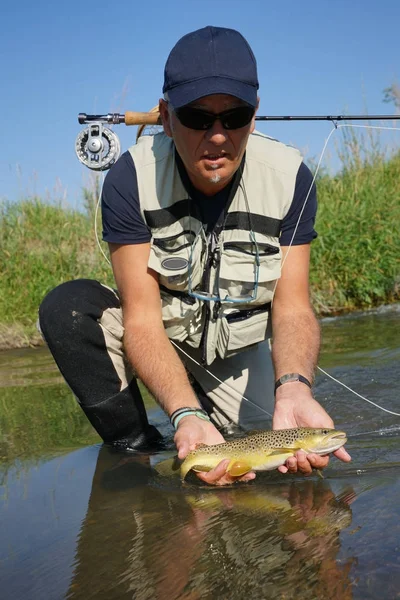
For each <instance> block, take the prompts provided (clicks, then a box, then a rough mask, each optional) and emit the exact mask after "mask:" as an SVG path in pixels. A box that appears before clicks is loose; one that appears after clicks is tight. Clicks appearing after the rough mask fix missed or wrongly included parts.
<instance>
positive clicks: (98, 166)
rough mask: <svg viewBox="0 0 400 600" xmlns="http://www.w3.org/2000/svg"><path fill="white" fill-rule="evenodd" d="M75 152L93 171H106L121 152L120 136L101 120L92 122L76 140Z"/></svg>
mask: <svg viewBox="0 0 400 600" xmlns="http://www.w3.org/2000/svg"><path fill="white" fill-rule="evenodd" d="M75 152H76V155H77V157H78V159H79V160H80V162H81V163H82V164H84V165H85V167H88V168H89V169H92V170H93V171H106V170H107V169H109V168H110V167H111V166H112V165H113V164H114V163H115V161H116V160H117V159H118V158H119V156H120V154H121V145H120V142H119V139H118V136H117V135H116V134H115V133H114V131H112V130H111V129H109V128H108V127H104V125H103V124H102V123H101V122H100V121H97V122H94V123H90V125H89V126H88V127H86V129H82V131H80V133H79V134H78V136H77V138H76V140H75Z"/></svg>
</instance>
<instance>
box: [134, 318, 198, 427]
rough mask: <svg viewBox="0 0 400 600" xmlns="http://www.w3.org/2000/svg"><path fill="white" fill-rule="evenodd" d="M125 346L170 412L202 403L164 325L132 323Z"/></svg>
mask: <svg viewBox="0 0 400 600" xmlns="http://www.w3.org/2000/svg"><path fill="white" fill-rule="evenodd" d="M124 346H125V351H126V354H127V357H128V360H129V361H130V363H131V365H132V367H133V368H134V370H135V373H136V374H137V375H138V377H139V378H140V379H141V381H143V383H144V384H145V386H146V387H147V388H148V389H149V390H150V392H151V393H152V394H153V395H154V397H155V399H156V400H157V402H158V403H159V404H160V406H161V407H162V408H163V409H164V410H165V412H166V413H167V414H169V415H171V414H172V413H173V412H174V411H175V410H177V409H178V408H182V407H184V406H193V407H199V406H200V404H199V402H198V400H197V398H196V395H195V393H194V391H193V389H192V386H191V385H190V383H189V380H188V377H187V374H186V370H185V367H184V366H183V363H182V361H181V360H180V358H179V356H178V354H177V353H176V351H175V349H174V348H173V346H172V344H171V342H170V340H169V339H168V337H167V335H166V333H165V331H164V329H163V328H161V327H160V326H158V325H154V326H148V325H145V324H143V325H140V326H139V325H135V326H129V325H128V326H126V327H125V335H124Z"/></svg>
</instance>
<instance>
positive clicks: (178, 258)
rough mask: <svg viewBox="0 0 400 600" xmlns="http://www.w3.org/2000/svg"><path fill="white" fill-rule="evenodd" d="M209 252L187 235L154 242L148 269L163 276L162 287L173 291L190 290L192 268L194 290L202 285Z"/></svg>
mask: <svg viewBox="0 0 400 600" xmlns="http://www.w3.org/2000/svg"><path fill="white" fill-rule="evenodd" d="M204 258H205V252H204V251H203V240H202V238H201V237H200V236H197V237H194V236H193V232H190V231H184V232H182V233H180V234H179V235H175V236H171V237H168V238H153V240H152V243H151V249H150V257H149V262H148V266H149V267H150V268H151V269H153V270H154V271H156V272H157V273H159V274H160V284H161V285H164V286H165V287H167V288H170V289H173V290H181V291H183V290H187V288H188V279H189V266H190V264H191V265H192V267H191V273H190V276H191V280H192V286H193V287H195V286H196V285H198V284H199V283H200V281H201V273H202V269H203V266H204Z"/></svg>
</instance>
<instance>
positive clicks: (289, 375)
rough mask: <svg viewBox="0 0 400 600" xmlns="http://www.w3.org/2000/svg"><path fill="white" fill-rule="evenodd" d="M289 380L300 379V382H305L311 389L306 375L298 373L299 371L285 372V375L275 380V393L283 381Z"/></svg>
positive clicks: (287, 381)
mask: <svg viewBox="0 0 400 600" xmlns="http://www.w3.org/2000/svg"><path fill="white" fill-rule="evenodd" d="M291 381H301V383H305V384H306V385H308V387H309V388H310V389H311V387H312V386H311V383H310V382H309V381H308V379H307V378H306V377H304V376H303V375H300V373H287V374H286V375H282V377H279V379H278V380H277V381H275V390H274V391H275V393H276V390H277V389H278V388H279V387H281V385H283V384H284V383H289V382H291Z"/></svg>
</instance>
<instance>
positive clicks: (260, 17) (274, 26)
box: [0, 0, 400, 207]
mask: <svg viewBox="0 0 400 600" xmlns="http://www.w3.org/2000/svg"><path fill="white" fill-rule="evenodd" d="M399 22H400V3H399V2H398V0H397V1H395V0H381V2H376V1H374V0H364V1H363V2H361V1H359V0H353V1H352V2H348V1H345V0H330V1H326V0H319V1H318V2H317V1H314V0H313V1H307V0H305V1H303V2H298V1H294V0H293V1H292V0H288V1H283V0H281V1H280V2H279V1H278V2H277V1H276V0H274V1H270V0H219V1H218V2H215V1H214V0H201V1H189V0H186V2H185V1H182V0H168V1H166V2H160V1H158V0H152V2H137V1H136V2H135V1H131V2H127V1H126V0H122V1H121V2H114V3H109V2H104V0H97V2H95V3H93V2H87V3H84V2H79V3H78V2H76V0H70V1H69V2H65V3H57V2H44V1H42V0H37V1H36V2H33V3H31V2H27V0H21V1H20V2H19V3H15V4H14V3H10V4H9V5H8V7H7V9H6V10H4V9H3V18H2V35H1V39H0V64H1V80H2V85H1V87H2V94H1V112H2V114H3V122H2V126H1V130H2V136H1V137H2V143H1V146H0V198H7V199H9V200H16V199H19V198H21V197H23V196H26V195H32V194H38V195H41V196H44V197H47V196H49V197H53V198H54V197H55V198H59V199H60V198H66V199H67V202H68V203H69V204H70V205H71V206H73V207H79V206H80V205H81V199H82V192H81V188H82V185H84V183H85V181H87V177H88V173H89V172H88V170H87V169H85V168H84V167H82V166H81V165H80V163H79V162H78V160H77V158H76V157H75V151H74V142H75V138H76V136H77V134H78V133H79V131H80V129H81V126H80V125H79V124H78V121H77V115H78V113H79V112H87V113H90V112H92V113H93V112H97V113H107V112H109V111H119V112H125V111H126V110H139V111H142V110H143V111H146V110H149V109H150V108H151V107H153V106H154V105H155V104H157V102H158V99H159V97H160V94H161V88H162V82H163V69H164V63H165V60H166V58H167V56H168V53H169V51H170V49H171V48H172V46H173V45H174V44H175V42H176V41H177V40H178V39H179V38H180V37H181V36H182V35H184V34H186V33H188V32H189V31H193V30H194V29H198V28H200V27H204V26H205V25H217V26H226V27H232V28H234V29H238V30H239V31H240V32H241V33H242V34H243V35H244V36H245V37H246V38H247V40H248V41H249V43H250V45H251V46H252V48H253V51H254V53H255V55H256V58H257V62H258V69H259V80H260V97H261V104H260V114H270V115H271V114H341V113H343V112H347V113H353V114H354V113H364V112H365V111H366V110H367V111H368V112H369V113H370V114H373V113H379V114H381V113H390V112H394V107H392V106H390V105H387V104H384V103H383V89H384V88H385V87H388V86H389V85H391V84H392V83H394V82H396V81H397V83H399V81H400V64H399V57H400V36H399V32H398V27H399ZM258 128H259V129H260V130H261V131H263V132H264V133H268V134H270V135H273V136H274V137H277V138H279V139H281V140H282V141H284V142H288V143H292V144H294V145H296V146H298V147H299V148H301V149H302V150H303V151H304V152H305V153H306V155H308V156H311V157H312V156H317V155H318V154H319V152H320V150H321V148H322V146H323V143H324V140H325V138H326V137H327V135H328V133H329V131H330V129H331V125H330V124H329V123H308V124H307V123H297V124H295V123H280V124H263V125H260V126H259V127H258ZM115 131H116V132H117V133H118V136H119V137H120V140H121V145H122V149H123V150H125V149H127V148H128V147H129V145H130V144H131V143H133V142H134V139H135V133H136V128H134V127H126V126H125V125H119V126H117V127H116V128H115ZM399 138H400V135H399ZM399 145H400V139H399ZM331 152H333V148H332V150H331Z"/></svg>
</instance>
